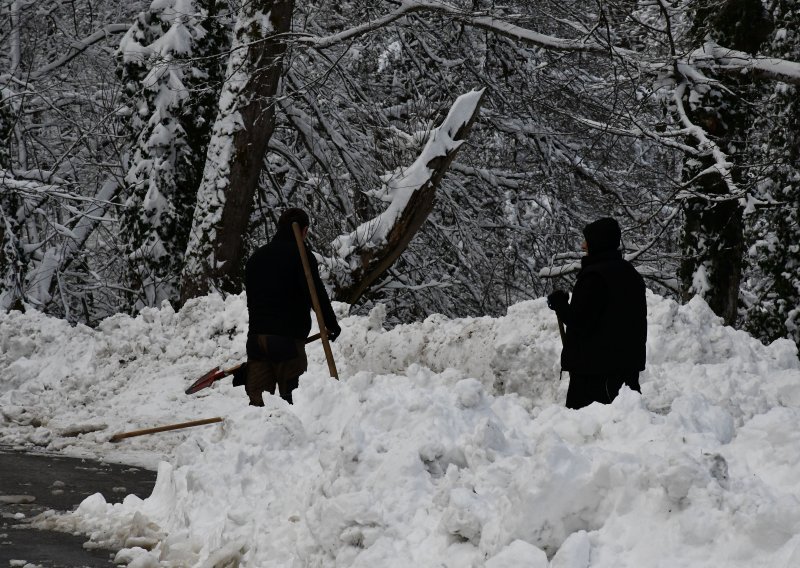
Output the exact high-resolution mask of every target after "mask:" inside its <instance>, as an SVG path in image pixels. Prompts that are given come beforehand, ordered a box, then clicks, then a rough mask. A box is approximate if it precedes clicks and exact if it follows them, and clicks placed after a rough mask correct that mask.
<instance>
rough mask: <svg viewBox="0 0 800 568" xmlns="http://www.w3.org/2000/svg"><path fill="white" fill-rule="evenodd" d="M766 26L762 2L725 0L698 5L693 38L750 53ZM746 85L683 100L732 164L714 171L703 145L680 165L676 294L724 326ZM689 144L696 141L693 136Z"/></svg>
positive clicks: (736, 281) (737, 231) (734, 260)
mask: <svg viewBox="0 0 800 568" xmlns="http://www.w3.org/2000/svg"><path fill="white" fill-rule="evenodd" d="M742 21H748V26H742V25H741V22H742ZM769 29H770V26H769V22H768V20H767V17H766V15H765V12H764V9H763V7H762V5H761V0H727V1H726V2H724V3H722V4H720V5H717V4H715V5H714V6H713V7H711V6H709V7H703V8H701V9H700V10H698V12H697V14H696V15H695V22H694V29H693V35H694V37H695V41H697V42H699V43H702V42H704V40H705V38H706V37H708V36H711V37H712V38H714V39H715V40H720V43H723V44H724V45H726V46H727V47H730V48H732V49H736V50H741V51H746V52H748V53H755V52H756V51H757V50H758V47H759V45H760V44H761V42H762V41H763V40H764V38H765V37H766V34H767V33H768V31H769ZM751 84H752V78H750V77H746V76H745V77H743V78H741V79H740V78H734V79H729V80H727V81H726V87H729V88H732V89H735V90H736V91H737V93H738V95H739V96H738V97H737V96H734V95H732V94H731V93H730V92H729V91H727V90H725V89H722V88H717V87H712V88H710V89H709V88H708V87H707V85H701V86H700V87H699V89H698V90H697V91H696V92H695V93H694V95H695V96H696V97H697V98H696V100H694V101H692V102H690V101H688V100H687V101H686V103H685V107H686V109H687V113H688V115H689V117H690V119H691V121H692V122H693V123H694V124H695V125H697V126H699V127H700V128H701V129H702V130H703V131H704V132H705V134H706V135H707V137H708V139H709V140H712V141H713V142H714V143H715V144H716V146H717V148H719V149H720V151H721V152H723V153H725V154H727V155H726V158H727V160H728V161H729V162H732V164H731V165H729V166H728V169H729V172H730V178H729V179H728V180H727V181H726V180H725V179H724V178H723V176H722V175H720V174H719V173H715V172H713V169H712V166H715V165H717V166H719V164H720V161H719V159H718V158H716V157H714V156H713V155H712V152H710V151H709V150H708V148H706V155H705V156H703V157H701V158H699V159H698V158H690V159H688V160H687V162H686V164H685V167H684V179H687V180H693V181H692V183H691V184H690V185H689V186H688V189H690V190H691V191H693V192H694V193H695V194H696V195H697V197H693V198H691V199H689V200H687V201H686V202H685V203H684V225H683V231H682V236H681V247H682V259H681V265H680V274H679V276H680V280H681V295H682V298H683V300H684V301H686V300H688V299H690V298H691V297H692V296H694V295H701V296H702V297H703V298H705V300H706V301H707V302H708V305H709V306H710V307H711V309H712V310H713V311H714V313H716V314H717V315H718V316H720V317H722V318H723V320H724V322H725V324H726V325H733V324H734V323H736V318H737V312H738V307H739V288H740V284H741V277H742V267H743V264H744V253H745V243H744V240H745V237H744V230H743V223H742V217H743V212H744V210H743V208H742V205H741V204H740V199H739V196H731V195H730V193H731V192H730V187H731V183H733V184H735V185H736V186H737V187H739V188H742V187H743V185H744V177H745V176H744V173H743V172H742V168H741V167H740V164H739V163H740V162H741V151H742V149H741V148H738V149H737V146H741V144H742V143H741V141H742V140H744V138H745V137H746V131H747V128H748V126H749V122H750V120H751V116H750V114H751V112H752V110H751V109H750V108H749V106H748V105H747V103H745V102H742V98H743V95H745V94H746V93H747V92H748V90H751V89H752V87H751ZM689 141H690V143H692V144H693V145H695V146H697V147H701V146H702V144H701V141H700V140H698V139H697V138H696V137H690V139H689ZM737 154H738V155H737ZM737 162H738V163H737ZM701 172H706V173H703V174H701ZM704 196H706V197H704ZM726 197H728V199H727V200H725V198H726Z"/></svg>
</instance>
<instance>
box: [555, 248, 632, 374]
mask: <svg viewBox="0 0 800 568" xmlns="http://www.w3.org/2000/svg"><path fill="white" fill-rule="evenodd" d="M583 261H584V262H583V267H582V269H581V271H580V273H579V275H578V279H577V282H576V283H575V288H574V290H573V300H572V303H573V304H581V303H587V304H590V305H591V307H592V311H593V312H594V314H593V317H589V318H585V319H584V320H582V321H575V320H576V319H577V318H575V317H573V318H572V319H573V325H572V330H571V331H572V332H571V333H569V334H568V341H567V343H566V345H565V346H564V351H563V353H562V368H563V370H565V371H572V372H577V373H608V372H612V373H633V372H639V371H642V370H644V365H645V342H646V338H647V302H646V296H645V285H644V280H643V279H642V277H641V275H639V273H638V272H637V271H636V269H635V268H634V267H633V265H631V263H630V262H628V261H627V260H625V259H624V258H623V257H622V253H621V252H620V251H617V250H613V251H604V252H601V253H598V254H595V255H589V256H586V257H585V258H584V259H583Z"/></svg>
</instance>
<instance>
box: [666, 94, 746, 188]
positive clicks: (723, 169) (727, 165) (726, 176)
mask: <svg viewBox="0 0 800 568" xmlns="http://www.w3.org/2000/svg"><path fill="white" fill-rule="evenodd" d="M686 88H687V84H686V83H685V82H683V83H680V84H679V85H678V86H677V87H676V88H675V93H674V97H673V102H674V103H675V109H676V111H677V113H678V117H679V119H680V121H681V124H683V126H684V128H685V129H686V131H687V132H688V134H689V135H690V136H692V137H693V138H695V139H696V140H697V145H698V148H699V149H700V150H701V151H703V152H707V153H709V154H711V156H712V157H713V158H714V163H713V165H711V166H709V167H708V168H707V169H705V170H704V171H702V172H700V173H699V174H698V177H700V176H703V175H706V174H719V176H720V177H721V178H722V180H723V181H724V182H725V186H726V187H727V188H728V192H729V193H730V194H731V195H738V194H739V188H738V186H737V185H736V182H735V181H734V180H733V176H732V175H731V166H732V165H733V164H732V163H731V162H730V160H729V159H728V156H727V154H725V152H723V151H722V149H720V147H719V146H718V145H717V144H716V143H715V142H714V141H713V140H711V139H710V138H709V137H708V136H707V134H706V131H705V130H703V129H702V128H701V127H699V126H698V125H696V124H694V123H693V122H692V120H691V119H690V118H689V114H688V113H687V112H686V108H685V106H684V104H683V98H684V95H685V94H686Z"/></svg>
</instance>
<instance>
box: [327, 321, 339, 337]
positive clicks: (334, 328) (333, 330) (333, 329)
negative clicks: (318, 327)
mask: <svg viewBox="0 0 800 568" xmlns="http://www.w3.org/2000/svg"><path fill="white" fill-rule="evenodd" d="M325 328H326V329H327V330H328V341H336V338H337V337H339V334H340V333H342V328H341V327H339V324H338V323H337V322H333V323H332V324H330V325H326V326H325Z"/></svg>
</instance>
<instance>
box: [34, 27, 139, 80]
mask: <svg viewBox="0 0 800 568" xmlns="http://www.w3.org/2000/svg"><path fill="white" fill-rule="evenodd" d="M130 27H131V25H130V24H109V25H107V26H105V27H104V28H102V29H100V30H97V31H96V32H94V33H93V34H91V35H89V36H87V37H85V38H83V39H82V40H79V41H76V42H73V43H72V45H70V46H69V51H67V53H65V54H64V55H62V56H61V57H59V58H58V59H56V60H55V61H53V62H52V63H48V64H47V65H45V66H44V67H41V68H39V69H37V70H36V71H34V72H33V73H31V74H30V79H31V80H34V81H35V80H36V79H40V78H41V77H43V76H45V75H47V74H48V73H50V72H51V71H53V70H55V69H58V68H59V67H61V66H62V65H65V64H66V63H69V62H70V61H72V60H73V59H75V58H76V57H77V56H78V55H80V54H81V53H83V52H84V51H86V50H87V49H88V48H89V47H90V46H92V45H94V44H95V43H97V42H99V41H101V40H103V39H106V38H108V37H110V36H112V35H114V34H121V33H125V32H127V31H128V29H130Z"/></svg>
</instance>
